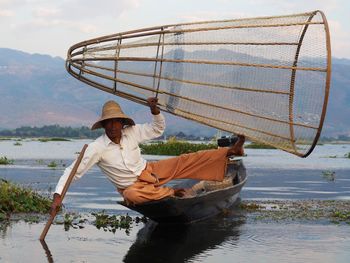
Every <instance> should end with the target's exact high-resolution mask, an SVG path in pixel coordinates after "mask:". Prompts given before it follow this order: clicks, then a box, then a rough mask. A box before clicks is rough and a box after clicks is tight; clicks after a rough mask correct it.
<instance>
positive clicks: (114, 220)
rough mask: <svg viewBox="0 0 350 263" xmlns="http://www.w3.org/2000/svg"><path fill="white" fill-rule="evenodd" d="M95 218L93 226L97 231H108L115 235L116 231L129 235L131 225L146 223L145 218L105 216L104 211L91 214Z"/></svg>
mask: <svg viewBox="0 0 350 263" xmlns="http://www.w3.org/2000/svg"><path fill="white" fill-rule="evenodd" d="M92 215H93V216H95V221H94V222H93V224H94V225H95V226H96V227H97V229H101V228H102V229H103V230H104V231H110V232H113V233H115V232H116V231H117V230H118V229H125V233H126V234H129V233H130V229H131V228H132V223H133V222H135V223H139V222H144V223H145V222H147V219H146V218H145V217H142V218H140V217H136V218H134V219H133V218H132V217H131V216H129V215H128V214H127V215H118V216H117V215H111V216H110V215H107V214H105V212H104V211H102V212H99V213H92Z"/></svg>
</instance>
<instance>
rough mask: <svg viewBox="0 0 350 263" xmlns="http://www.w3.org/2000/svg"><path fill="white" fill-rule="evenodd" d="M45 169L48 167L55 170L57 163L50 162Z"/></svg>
mask: <svg viewBox="0 0 350 263" xmlns="http://www.w3.org/2000/svg"><path fill="white" fill-rule="evenodd" d="M47 167H50V168H52V169H55V168H56V167H57V163H56V162H55V161H51V162H50V163H49V164H48V165H47Z"/></svg>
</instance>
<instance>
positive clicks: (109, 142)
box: [103, 129, 126, 146]
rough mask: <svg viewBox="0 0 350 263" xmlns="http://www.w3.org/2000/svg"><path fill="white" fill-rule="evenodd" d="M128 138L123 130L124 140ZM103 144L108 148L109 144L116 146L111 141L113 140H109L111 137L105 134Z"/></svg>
mask: <svg viewBox="0 0 350 263" xmlns="http://www.w3.org/2000/svg"><path fill="white" fill-rule="evenodd" d="M124 136H126V135H125V133H124V129H123V130H122V138H123V137H124ZM103 142H104V145H105V146H108V145H109V144H111V143H112V144H115V143H114V142H112V141H111V139H109V137H108V136H107V134H103Z"/></svg>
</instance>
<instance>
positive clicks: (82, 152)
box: [39, 144, 88, 241]
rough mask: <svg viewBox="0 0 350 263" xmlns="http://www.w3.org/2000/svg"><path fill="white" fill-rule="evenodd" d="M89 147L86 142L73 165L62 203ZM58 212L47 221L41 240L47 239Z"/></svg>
mask: <svg viewBox="0 0 350 263" xmlns="http://www.w3.org/2000/svg"><path fill="white" fill-rule="evenodd" d="M87 147H88V145H87V144H85V145H84V147H83V149H82V150H81V152H80V154H79V156H78V159H77V161H76V162H75V164H74V166H73V169H72V171H71V172H70V174H69V177H68V179H67V182H66V184H65V185H64V187H63V190H62V194H61V203H62V201H63V198H64V196H65V195H66V192H67V190H68V187H69V185H70V184H71V182H72V180H73V178H74V176H75V174H76V172H77V170H78V167H79V165H80V163H81V160H82V159H83V156H84V153H85V150H86V148H87ZM60 205H61V204H60ZM56 214H57V211H54V212H53V213H52V214H51V215H50V218H49V220H48V221H47V223H46V225H45V228H44V229H43V231H42V233H41V235H40V238H39V240H40V241H43V240H45V237H46V234H47V232H48V231H49V229H50V227H51V224H52V222H53V220H54V219H55V217H56Z"/></svg>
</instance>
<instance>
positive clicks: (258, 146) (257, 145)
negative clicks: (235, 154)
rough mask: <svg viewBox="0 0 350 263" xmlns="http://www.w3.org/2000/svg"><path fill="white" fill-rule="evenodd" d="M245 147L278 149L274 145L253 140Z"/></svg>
mask: <svg viewBox="0 0 350 263" xmlns="http://www.w3.org/2000/svg"><path fill="white" fill-rule="evenodd" d="M244 147H245V148H247V149H276V148H275V147H273V146H270V145H266V144H262V143H255V142H252V143H251V144H248V145H246V146H244Z"/></svg>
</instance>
